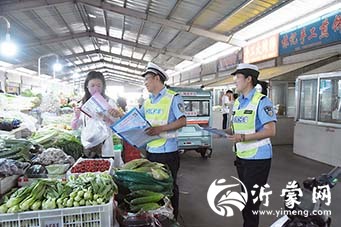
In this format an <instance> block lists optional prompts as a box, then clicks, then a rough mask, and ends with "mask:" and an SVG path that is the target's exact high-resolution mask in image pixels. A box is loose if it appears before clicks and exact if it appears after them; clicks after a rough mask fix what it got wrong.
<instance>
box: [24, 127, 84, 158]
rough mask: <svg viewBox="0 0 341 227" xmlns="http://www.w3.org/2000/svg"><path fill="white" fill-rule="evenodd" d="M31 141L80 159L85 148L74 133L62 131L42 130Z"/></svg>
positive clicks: (34, 134)
mask: <svg viewBox="0 0 341 227" xmlns="http://www.w3.org/2000/svg"><path fill="white" fill-rule="evenodd" d="M30 140H31V141H32V142H34V143H36V144H40V145H41V146H43V147H44V148H51V147H54V148H60V149H62V150H63V151H64V152H65V153H66V154H68V155H71V156H72V157H73V158H74V159H78V158H79V157H81V156H82V155H83V146H82V144H81V142H80V140H79V139H77V138H76V137H75V136H74V135H72V133H70V132H69V131H66V130H62V129H55V128H47V129H41V130H39V131H37V132H35V133H33V135H32V136H31V138H30Z"/></svg>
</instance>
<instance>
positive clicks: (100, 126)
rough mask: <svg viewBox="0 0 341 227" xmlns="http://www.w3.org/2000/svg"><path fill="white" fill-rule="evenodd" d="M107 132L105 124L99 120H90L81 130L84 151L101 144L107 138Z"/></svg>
mask: <svg viewBox="0 0 341 227" xmlns="http://www.w3.org/2000/svg"><path fill="white" fill-rule="evenodd" d="M109 135H110V134H109V130H108V127H107V126H106V125H105V123H104V122H103V121H101V120H99V119H95V118H90V119H88V120H87V121H86V126H85V127H84V128H83V129H82V133H81V142H82V145H83V146H84V148H85V149H89V148H92V147H95V146H97V145H98V144H100V143H103V141H104V140H105V139H107V138H108V137H109Z"/></svg>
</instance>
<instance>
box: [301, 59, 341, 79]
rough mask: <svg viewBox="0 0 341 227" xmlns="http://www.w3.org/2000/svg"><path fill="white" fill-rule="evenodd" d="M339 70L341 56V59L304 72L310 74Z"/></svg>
mask: <svg viewBox="0 0 341 227" xmlns="http://www.w3.org/2000/svg"><path fill="white" fill-rule="evenodd" d="M339 71H341V57H339V60H337V61H334V62H332V63H329V64H327V65H324V66H321V67H320V68H317V69H314V70H311V71H308V72H306V73H304V74H305V75H309V74H317V73H328V72H339Z"/></svg>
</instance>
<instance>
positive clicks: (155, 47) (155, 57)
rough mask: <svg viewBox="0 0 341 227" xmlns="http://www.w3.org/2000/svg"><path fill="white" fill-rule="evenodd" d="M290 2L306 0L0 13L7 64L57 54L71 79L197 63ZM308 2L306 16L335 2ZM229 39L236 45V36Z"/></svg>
mask: <svg viewBox="0 0 341 227" xmlns="http://www.w3.org/2000/svg"><path fill="white" fill-rule="evenodd" d="M291 2H293V3H295V4H293V5H294V6H295V7H296V8H297V10H302V9H305V7H306V5H307V4H310V3H309V2H310V1H309V0H295V1H294V0H248V1H246V0H244V1H240V0H229V1H226V0H49V1H46V2H44V1H34V0H26V1H0V15H3V16H6V18H8V19H9V20H10V22H11V27H12V28H11V29H13V30H12V31H11V33H12V37H16V36H18V37H16V38H14V39H16V40H18V41H20V42H21V43H22V45H21V49H20V50H19V51H20V52H19V54H18V56H17V57H16V58H15V59H13V60H12V61H11V63H13V64H16V65H18V66H22V65H26V66H27V67H28V68H30V69H33V70H34V69H35V70H37V59H38V58H39V57H40V56H42V55H46V54H49V53H56V54H58V55H60V57H61V61H62V63H63V64H65V65H68V66H66V67H64V71H63V75H66V76H70V75H71V74H72V72H73V71H74V70H75V69H78V70H82V71H84V72H85V71H86V70H88V69H89V68H92V69H96V67H103V65H104V64H103V63H101V62H99V61H100V60H106V61H108V62H111V64H112V65H115V64H118V65H121V66H120V67H121V68H122V67H123V71H127V72H129V70H130V68H131V67H141V68H143V67H144V66H145V65H146V63H147V62H148V61H154V62H156V63H157V64H159V65H161V66H162V67H164V68H168V69H169V68H173V67H174V66H175V65H177V64H179V63H181V62H182V61H184V60H186V61H193V62H194V61H195V59H194V56H195V55H196V54H198V53H199V52H200V51H202V50H204V49H205V48H207V47H209V46H211V45H212V44H214V43H216V42H217V41H223V42H226V40H228V38H229V37H228V35H229V34H235V33H236V32H238V31H240V30H241V29H243V28H245V27H246V26H247V25H249V24H251V23H257V20H259V21H261V19H260V18H262V17H263V16H264V15H267V14H270V13H272V12H276V10H278V9H280V8H281V7H283V6H289V5H291V4H288V3H291ZM313 2H314V3H311V5H313V6H310V5H309V7H308V8H309V10H310V12H311V11H314V10H315V9H316V7H320V6H321V7H322V6H323V3H321V2H325V5H328V4H332V2H333V1H332V0H325V1H313ZM317 2H318V3H317ZM314 7H315V8H314ZM293 12H294V11H293ZM285 16H287V17H285ZM285 16H283V17H285V18H286V20H288V15H287V14H286V15H285ZM289 19H290V17H289ZM283 23H285V21H282V24H283ZM263 26H264V25H263ZM246 29H248V28H246ZM244 30H245V29H243V30H242V31H241V32H240V33H239V34H240V35H239V37H240V38H239V39H241V41H243V40H242V39H243V35H244V34H245V33H250V32H252V31H253V30H252V29H251V28H250V29H249V30H245V32H244V33H243V31H244ZM258 30H259V29H258ZM231 42H235V43H234V45H236V44H237V43H238V42H239V41H238V37H237V39H236V40H235V41H231ZM82 53H83V54H84V55H81V54H82ZM71 55H76V56H77V57H72V56H71ZM129 59H131V60H129ZM0 60H3V59H2V58H1V57H0ZM6 60H8V59H6ZM9 61H10V60H9ZM91 62H94V63H93V64H92V65H91V64H90V63H91ZM122 63H123V66H122ZM84 64H85V65H84ZM75 65H79V66H75ZM124 65H126V69H124ZM129 67H130V68H129ZM112 73H113V72H112ZM120 73H121V72H120ZM63 75H60V76H63ZM69 78H71V77H69Z"/></svg>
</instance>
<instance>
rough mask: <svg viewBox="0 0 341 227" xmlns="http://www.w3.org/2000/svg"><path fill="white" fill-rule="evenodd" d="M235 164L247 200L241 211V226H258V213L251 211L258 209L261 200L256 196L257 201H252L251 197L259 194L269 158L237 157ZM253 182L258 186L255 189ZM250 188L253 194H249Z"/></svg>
mask: <svg viewBox="0 0 341 227" xmlns="http://www.w3.org/2000/svg"><path fill="white" fill-rule="evenodd" d="M235 166H236V168H237V172H238V177H239V180H241V181H242V182H243V184H244V185H245V187H246V189H247V192H248V200H247V203H246V206H245V208H244V209H243V211H242V214H243V219H244V225H243V227H258V225H259V214H258V213H257V214H253V213H252V211H258V210H259V206H260V203H261V202H260V199H259V198H258V201H257V202H256V203H253V199H254V198H256V197H258V196H259V192H260V188H261V187H262V186H264V185H265V184H266V182H267V179H268V176H269V172H270V167H271V159H261V160H247V159H241V158H238V157H237V159H236V161H235ZM255 184H257V185H258V186H259V187H258V188H257V189H256V188H254V185H255ZM242 189H243V188H242ZM252 190H253V191H256V193H255V194H254V195H252V194H251V191H252Z"/></svg>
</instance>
